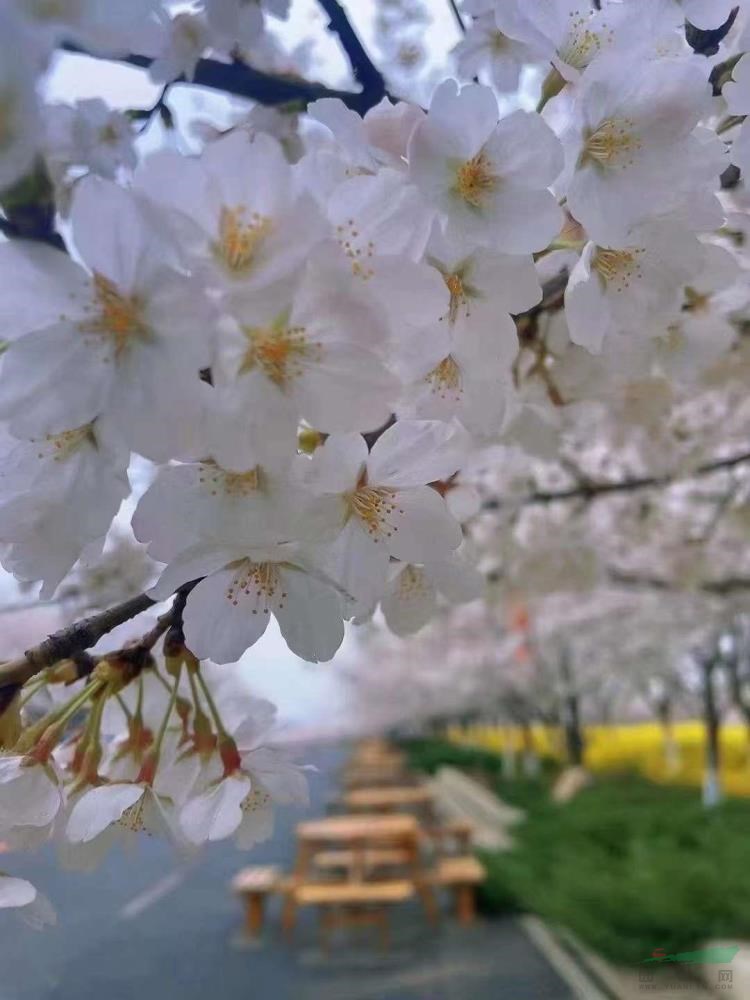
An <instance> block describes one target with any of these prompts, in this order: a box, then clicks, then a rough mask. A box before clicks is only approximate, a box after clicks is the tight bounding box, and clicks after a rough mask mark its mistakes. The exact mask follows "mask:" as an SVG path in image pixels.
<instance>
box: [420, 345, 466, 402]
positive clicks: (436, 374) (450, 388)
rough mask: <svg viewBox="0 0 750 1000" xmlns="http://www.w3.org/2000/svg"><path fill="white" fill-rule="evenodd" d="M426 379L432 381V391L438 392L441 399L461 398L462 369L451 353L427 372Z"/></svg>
mask: <svg viewBox="0 0 750 1000" xmlns="http://www.w3.org/2000/svg"><path fill="white" fill-rule="evenodd" d="M426 380H427V382H429V383H431V385H432V391H433V392H435V393H437V395H438V396H440V398H441V399H447V398H448V397H453V398H454V399H456V400H458V399H460V398H461V395H462V392H463V388H462V386H461V369H460V368H459V366H458V365H457V364H456V361H455V360H454V358H453V357H452V356H451V355H450V354H449V355H448V357H447V358H443V360H442V361H441V362H440V364H439V365H436V366H435V367H434V368H433V369H432V371H431V372H429V373H428V374H427V376H426Z"/></svg>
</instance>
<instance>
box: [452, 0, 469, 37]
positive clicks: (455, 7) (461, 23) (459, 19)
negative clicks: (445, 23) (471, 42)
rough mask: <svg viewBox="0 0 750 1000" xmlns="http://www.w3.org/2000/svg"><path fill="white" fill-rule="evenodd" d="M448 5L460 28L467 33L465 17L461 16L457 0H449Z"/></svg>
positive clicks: (463, 33)
mask: <svg viewBox="0 0 750 1000" xmlns="http://www.w3.org/2000/svg"><path fill="white" fill-rule="evenodd" d="M448 6H449V7H450V9H451V11H452V12H453V17H454V19H455V21H456V24H457V25H458V30H459V31H460V32H461V34H462V35H465V34H466V25H465V24H464V19H463V18H462V17H461V11H460V10H459V9H458V4H457V3H456V0H448Z"/></svg>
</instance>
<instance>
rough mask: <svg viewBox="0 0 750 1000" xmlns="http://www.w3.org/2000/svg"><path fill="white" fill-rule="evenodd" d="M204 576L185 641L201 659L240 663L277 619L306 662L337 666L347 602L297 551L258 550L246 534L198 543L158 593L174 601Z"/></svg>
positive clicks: (188, 615) (193, 595)
mask: <svg viewBox="0 0 750 1000" xmlns="http://www.w3.org/2000/svg"><path fill="white" fill-rule="evenodd" d="M201 576H203V577H204V579H202V580H201V582H200V583H199V584H198V585H197V586H196V587H195V588H194V589H193V590H192V591H191V592H190V596H189V597H188V599H187V604H186V606H185V614H184V622H185V641H186V643H187V645H188V647H189V649H190V650H191V651H192V652H193V653H194V654H195V656H197V657H198V659H201V660H202V659H211V660H214V661H215V662H216V663H232V662H234V661H236V660H238V659H239V658H240V657H241V656H242V654H243V653H244V652H245V650H247V649H248V648H249V647H250V646H252V645H253V643H255V642H257V641H258V639H259V638H260V637H261V636H262V635H263V633H264V632H265V630H266V628H267V626H268V622H269V620H270V617H271V614H273V616H274V617H275V618H276V620H277V621H278V623H279V628H280V629H281V634H282V635H283V636H284V638H285V639H286V642H287V645H288V646H289V648H290V649H291V650H292V652H293V653H296V654H297V656H300V657H302V659H304V660H310V661H311V662H314V663H315V662H318V661H319V660H330V659H331V657H332V656H333V654H334V653H335V652H336V650H337V649H338V648H339V646H340V645H341V641H342V639H343V637H344V624H343V611H342V599H341V596H340V594H339V592H338V591H337V590H336V588H335V587H334V586H333V585H332V584H331V583H330V582H329V580H328V579H326V578H325V577H324V576H323V575H322V574H321V573H320V572H319V571H318V570H317V569H316V568H315V565H314V564H313V563H312V562H311V561H310V560H309V559H308V558H307V557H305V556H304V555H303V553H301V552H300V551H299V550H298V549H297V548H296V547H295V546H294V545H277V546H274V547H273V548H268V549H258V548H257V547H255V546H253V545H252V544H251V543H249V542H248V541H246V533H245V532H244V530H243V531H242V532H238V533H237V535H236V537H234V538H233V539H232V540H231V544H230V543H229V542H225V543H224V545H223V546H219V545H217V544H216V543H213V544H212V543H203V544H197V545H195V546H193V548H192V549H187V550H185V552H183V553H182V554H181V555H180V556H178V557H177V558H176V559H174V560H172V561H171V562H170V564H169V565H168V566H167V568H166V569H165V570H164V572H163V573H162V575H161V577H160V579H159V582H158V584H157V585H156V587H155V588H154V589H153V591H152V593H153V595H154V596H156V597H161V596H162V595H163V596H164V597H167V596H169V595H170V594H172V593H173V592H174V591H175V590H176V589H177V587H179V586H180V585H181V584H182V583H186V582H187V581H188V580H194V579H196V578H197V577H201Z"/></svg>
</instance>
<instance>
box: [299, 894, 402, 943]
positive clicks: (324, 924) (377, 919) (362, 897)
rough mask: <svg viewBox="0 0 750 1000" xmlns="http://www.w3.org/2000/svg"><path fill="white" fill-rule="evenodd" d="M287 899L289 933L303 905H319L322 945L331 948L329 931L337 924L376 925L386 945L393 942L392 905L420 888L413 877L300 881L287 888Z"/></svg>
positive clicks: (344, 925) (341, 925) (338, 925)
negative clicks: (391, 940)
mask: <svg viewBox="0 0 750 1000" xmlns="http://www.w3.org/2000/svg"><path fill="white" fill-rule="evenodd" d="M286 891H287V902H286V905H285V908H284V909H285V912H284V915H283V917H282V926H283V928H284V931H285V933H286V934H287V936H290V935H291V932H292V931H293V929H294V924H295V922H296V921H295V916H296V910H297V908H298V907H300V906H317V907H318V910H319V914H320V925H319V926H320V936H321V945H322V947H323V948H324V949H327V948H328V944H329V933H330V932H331V931H332V930H334V929H335V928H336V927H352V926H363V925H370V926H372V925H374V926H377V927H378V928H379V931H380V941H381V945H382V947H383V948H385V947H387V945H388V941H389V926H388V908H389V907H390V906H393V905H395V904H398V903H404V902H406V901H407V900H409V899H411V898H412V896H413V895H414V893H415V891H416V888H415V885H414V882H413V881H412V880H411V879H391V880H389V881H384V882H354V881H351V882H299V881H296V880H294V879H292V880H291V884H290V885H288V886H287V887H286Z"/></svg>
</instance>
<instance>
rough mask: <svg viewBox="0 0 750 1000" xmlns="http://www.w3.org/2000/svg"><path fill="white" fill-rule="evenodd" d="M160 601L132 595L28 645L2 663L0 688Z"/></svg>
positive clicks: (67, 654) (88, 643) (28, 676)
mask: <svg viewBox="0 0 750 1000" xmlns="http://www.w3.org/2000/svg"><path fill="white" fill-rule="evenodd" d="M155 603H156V602H155V601H154V600H153V599H152V598H150V597H149V596H148V595H147V594H139V595H138V596H137V597H131V598H130V599H129V600H127V601H123V602H122V604H117V605H116V606H115V607H114V608H109V609H108V610H107V611H101V612H100V613H99V614H96V615H91V616H90V617H89V618H84V619H83V620H82V621H80V622H76V623H75V624H73V625H69V626H68V627H67V628H63V629H60V631H59V632H54V633H53V634H52V635H50V636H48V637H47V638H46V639H45V640H44V642H40V643H39V645H38V646H32V648H31V649H27V650H26V652H25V653H24V655H23V656H22V657H20V658H19V659H17V660H10V661H9V662H8V663H4V664H2V665H1V666H0V688H4V687H7V686H8V685H21V684H25V683H26V681H28V680H30V679H31V678H32V677H33V676H34V675H35V674H38V673H39V672H40V671H42V670H44V669H45V668H46V667H51V666H52V665H53V664H54V663H57V662H58V661H59V660H65V659H67V658H68V657H70V656H72V655H73V654H74V653H79V652H81V651H82V650H84V649H90V648H91V646H95V645H96V643H97V642H98V641H99V640H100V639H101V638H102V636H105V635H106V634H107V633H108V632H111V631H112V629H115V628H117V626H118V625H122V624H123V622H127V621H130V619H131V618H135V617H136V615H140V614H141V613H142V612H143V611H146V610H147V609H148V608H150V607H151V606H152V605H153V604H155Z"/></svg>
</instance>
